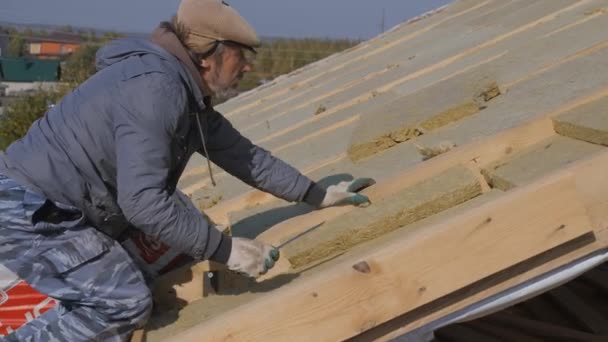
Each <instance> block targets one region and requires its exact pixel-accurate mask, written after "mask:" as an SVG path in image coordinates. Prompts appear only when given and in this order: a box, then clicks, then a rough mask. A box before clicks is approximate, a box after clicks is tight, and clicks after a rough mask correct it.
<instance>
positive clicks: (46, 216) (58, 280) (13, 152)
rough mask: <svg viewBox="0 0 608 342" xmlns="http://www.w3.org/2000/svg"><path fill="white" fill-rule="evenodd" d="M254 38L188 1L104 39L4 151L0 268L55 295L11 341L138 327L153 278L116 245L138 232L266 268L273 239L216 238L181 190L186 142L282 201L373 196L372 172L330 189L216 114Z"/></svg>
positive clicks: (223, 15)
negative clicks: (369, 191) (162, 19)
mask: <svg viewBox="0 0 608 342" xmlns="http://www.w3.org/2000/svg"><path fill="white" fill-rule="evenodd" d="M258 45H259V40H258V38H257V36H256V34H255V32H254V31H253V29H252V28H251V27H250V26H249V25H248V24H247V23H246V22H245V21H244V20H243V19H242V18H241V17H240V16H239V15H238V14H237V12H236V11H234V10H233V9H232V8H230V7H229V6H228V5H227V4H226V3H224V2H222V1H220V0H183V1H182V3H181V4H180V7H179V9H178V14H177V16H176V18H174V20H173V23H172V24H170V23H164V24H162V25H161V26H160V27H159V28H158V29H157V30H156V31H155V32H154V34H153V35H152V38H151V41H144V40H120V41H115V42H112V43H110V44H109V45H107V46H105V47H104V48H102V49H101V50H100V51H99V53H98V55H97V68H98V72H97V73H96V74H95V75H94V76H92V77H91V78H90V79H89V80H87V81H86V82H84V83H83V84H81V85H80V86H79V87H78V88H77V89H76V90H74V91H73V92H72V93H71V94H69V95H67V96H66V97H65V98H64V99H63V100H62V101H61V102H60V103H58V104H57V105H56V106H54V107H53V108H52V109H50V110H49V112H48V113H47V114H46V115H45V116H44V117H43V118H41V119H40V120H38V121H36V122H35V123H34V124H33V125H32V127H31V129H30V130H29V132H28V133H27V135H26V136H25V137H24V138H23V139H21V140H19V141H17V142H15V143H14V144H12V145H11V146H10V147H9V148H8V149H7V150H6V152H4V153H1V154H0V264H1V265H0V266H3V267H5V268H7V269H9V270H10V271H12V272H13V273H15V274H16V275H17V276H18V277H19V278H21V279H22V280H24V281H26V282H27V283H28V284H30V285H31V286H32V287H33V288H34V289H36V290H37V291H39V292H41V293H43V294H46V295H48V296H50V297H52V298H54V299H56V300H57V301H58V302H59V304H58V305H57V306H55V307H54V308H53V309H52V310H49V311H47V312H45V313H43V314H42V315H40V316H39V317H38V318H36V319H34V320H32V321H30V322H29V323H27V324H25V325H23V326H21V327H19V328H18V329H17V330H16V331H15V332H14V333H12V334H11V335H9V336H8V337H7V338H8V339H9V340H15V341H21V340H29V341H53V340H61V341H89V340H104V341H115V340H116V341H121V340H125V339H127V338H128V337H129V336H130V334H131V332H132V331H133V330H134V329H135V328H137V327H139V326H141V325H143V324H144V323H145V321H146V319H147V318H148V316H149V313H150V310H151V307H152V299H151V294H150V290H149V288H148V286H147V284H146V280H149V279H147V278H146V277H144V274H142V272H141V269H140V267H139V266H138V265H137V264H136V263H135V262H134V259H133V258H132V256H131V255H129V253H128V252H127V251H126V250H125V249H124V248H123V247H122V246H121V244H120V243H119V242H117V239H119V238H120V236H123V235H124V234H125V232H128V231H130V230H132V229H136V230H138V231H141V232H143V233H145V234H146V235H147V236H149V237H151V238H153V239H156V240H158V241H160V242H162V243H164V244H166V245H168V246H170V247H172V248H175V249H177V250H179V251H182V252H183V253H186V254H187V255H189V256H190V257H192V258H193V259H195V260H204V259H211V260H215V261H217V262H220V263H224V264H226V265H227V267H228V268H229V269H230V270H233V271H236V272H240V273H244V274H246V275H248V276H251V277H257V276H259V275H260V274H263V273H264V272H266V271H267V270H268V269H269V268H271V267H272V266H273V265H274V262H275V261H276V260H277V259H278V257H279V253H278V251H277V250H276V249H275V248H274V247H272V246H269V245H266V244H264V243H262V242H259V241H255V240H248V239H244V238H231V237H230V236H227V235H224V234H222V233H221V232H220V231H219V230H218V229H217V228H216V227H214V226H213V225H212V224H211V223H209V222H208V221H207V220H206V219H205V217H204V216H203V215H202V214H201V213H200V212H199V211H198V210H197V209H196V208H195V207H194V206H193V205H192V203H191V202H190V200H189V199H188V198H187V197H186V196H184V195H183V194H182V193H181V192H179V191H178V190H176V184H177V181H178V179H179V177H180V175H181V173H182V172H183V170H184V168H185V166H186V163H187V162H188V160H189V158H190V156H191V155H192V154H193V153H194V152H200V153H202V154H203V155H204V156H205V157H207V158H208V159H210V160H211V161H213V162H214V163H215V164H217V165H218V166H220V167H222V168H223V169H224V170H226V171H227V172H229V173H231V174H232V175H234V176H236V177H238V178H239V179H241V180H242V181H244V182H246V183H247V184H250V185H251V186H254V187H256V188H258V189H260V190H263V191H266V192H269V193H272V194H274V195H275V196H277V197H280V198H283V199H285V200H288V201H303V202H307V203H309V204H311V205H313V206H315V207H317V208H323V207H328V206H333V205H343V204H354V205H360V204H364V203H367V202H368V199H367V197H365V196H363V195H360V194H358V193H357V191H358V190H359V189H361V188H363V187H366V186H368V185H370V184H371V183H372V182H373V181H372V180H370V179H362V180H357V181H354V182H350V183H345V182H343V183H340V184H339V185H337V186H332V187H330V188H328V189H327V190H325V189H323V188H321V187H319V186H318V185H316V184H315V183H313V182H312V181H311V180H309V179H308V178H306V177H305V176H303V175H302V174H300V173H299V172H298V171H297V170H295V169H294V168H292V167H291V166H289V165H287V164H285V163H284V162H282V161H281V160H279V159H276V158H274V157H273V156H272V155H271V154H270V153H269V152H267V151H265V150H263V149H261V148H259V147H257V146H255V145H253V144H252V143H251V142H250V141H249V140H247V139H246V138H244V137H242V136H241V135H240V134H239V133H238V131H236V130H235V129H234V128H233V127H232V126H231V124H230V123H229V122H228V121H227V120H226V119H225V118H224V117H223V116H222V115H221V114H219V113H218V112H216V111H214V110H213V108H212V107H211V105H210V101H209V96H211V95H212V94H214V93H217V92H220V91H222V90H225V89H227V88H230V87H233V86H234V85H235V84H236V83H237V82H238V80H239V79H241V78H242V76H243V74H244V73H246V72H248V71H250V69H251V65H250V63H249V62H248V60H247V59H246V55H247V54H248V53H252V52H253V51H254V47H256V46H258ZM148 276H149V275H148Z"/></svg>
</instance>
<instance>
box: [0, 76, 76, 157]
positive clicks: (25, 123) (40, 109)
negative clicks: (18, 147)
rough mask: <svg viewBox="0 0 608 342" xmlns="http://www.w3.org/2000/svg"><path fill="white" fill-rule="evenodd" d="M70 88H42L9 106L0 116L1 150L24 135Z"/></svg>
mask: <svg viewBox="0 0 608 342" xmlns="http://www.w3.org/2000/svg"><path fill="white" fill-rule="evenodd" d="M68 90H69V89H67V88H66V87H55V88H53V89H42V88H40V89H38V91H36V92H34V93H32V94H30V95H26V96H23V97H20V98H18V99H17V100H15V101H13V102H12V103H11V104H10V105H9V106H7V107H6V108H5V109H4V113H2V116H0V150H4V149H5V148H7V147H8V145H10V144H11V143H12V142H13V141H15V140H17V139H20V138H21V137H22V136H24V135H25V133H26V132H27V130H28V129H29V128H30V126H31V125H32V123H33V122H34V121H36V120H37V119H39V118H40V117H42V116H43V115H44V113H46V111H47V110H48V107H49V105H51V104H54V103H56V102H57V101H58V100H59V99H61V98H62V97H63V96H64V95H65V93H66V92H67V91H68Z"/></svg>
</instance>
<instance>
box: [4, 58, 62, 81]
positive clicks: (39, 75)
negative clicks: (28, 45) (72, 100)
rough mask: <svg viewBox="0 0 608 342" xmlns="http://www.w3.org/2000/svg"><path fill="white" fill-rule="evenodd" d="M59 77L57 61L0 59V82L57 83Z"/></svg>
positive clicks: (58, 63)
mask: <svg viewBox="0 0 608 342" xmlns="http://www.w3.org/2000/svg"><path fill="white" fill-rule="evenodd" d="M60 77H61V67H60V62H59V61H58V60H43V59H36V58H7V57H1V58H0V80H2V82H30V83H31V82H57V81H59V78H60Z"/></svg>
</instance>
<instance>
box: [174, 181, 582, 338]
mask: <svg viewBox="0 0 608 342" xmlns="http://www.w3.org/2000/svg"><path fill="white" fill-rule="evenodd" d="M589 231H590V223H589V220H588V218H587V215H586V212H585V208H584V206H583V205H582V203H581V201H580V199H579V198H578V196H577V192H576V187H575V184H574V181H573V177H572V175H571V174H570V173H565V172H561V173H558V174H556V175H553V176H552V177H547V178H546V179H544V180H543V181H541V182H537V183H535V184H531V185H530V186H526V187H523V188H521V189H519V190H514V191H513V192H511V193H509V194H506V195H505V196H503V197H501V198H499V199H497V200H495V201H492V202H490V203H487V204H484V205H482V206H480V207H477V208H476V209H474V210H470V211H467V212H464V213H462V214H460V215H458V216H457V217H455V218H454V219H452V220H450V221H449V222H442V223H439V224H435V225H432V226H429V227H428V228H426V229H421V230H420V231H418V232H416V233H415V234H413V235H410V236H409V238H408V239H405V241H401V240H398V241H392V242H391V243H389V244H387V246H386V247H385V248H382V249H380V250H375V251H373V252H370V253H367V254H366V255H364V256H362V257H360V258H353V257H351V258H346V259H345V260H344V261H342V262H341V263H339V264H338V265H336V266H334V267H332V268H330V269H327V270H324V271H322V272H318V273H315V274H311V275H310V277H309V278H308V279H306V281H298V280H295V281H294V282H292V283H291V284H288V285H286V286H285V287H283V288H279V289H277V290H275V291H273V292H272V294H267V295H265V296H262V297H260V298H259V299H257V300H255V301H253V302H251V303H250V304H248V305H244V306H241V307H238V308H236V309H234V310H232V311H229V312H227V313H226V314H225V315H220V316H218V317H214V318H212V319H210V320H209V321H206V322H204V323H202V324H200V325H198V326H196V327H194V328H192V329H190V330H187V331H186V332H184V333H183V334H180V335H178V336H176V337H175V340H176V341H196V340H198V339H200V336H205V338H208V339H210V340H240V339H243V338H246V339H247V340H264V341H272V340H284V339H285V338H286V336H290V338H291V337H295V336H298V337H305V338H306V339H307V340H319V339H323V340H340V339H345V338H349V337H352V336H354V335H357V334H359V333H360V332H363V331H365V330H368V329H370V328H372V327H374V326H375V325H377V324H380V323H382V322H385V321H387V320H389V319H391V318H394V317H396V316H397V315H399V314H401V313H404V312H407V311H411V310H413V309H415V308H418V307H420V306H422V305H425V304H428V303H430V302H432V301H434V300H436V299H438V298H441V297H443V296H446V295H448V294H450V293H452V292H453V291H455V290H457V289H460V288H463V287H465V286H468V285H471V284H473V283H475V282H478V281H480V280H482V279H485V278H487V277H489V276H491V275H493V274H496V273H497V272H499V271H502V270H504V269H506V268H508V267H510V266H512V265H514V264H517V263H520V262H524V261H526V260H528V259H530V258H532V257H534V256H536V255H539V254H540V253H542V252H544V251H546V250H548V249H551V248H554V247H557V246H560V245H562V244H564V243H566V242H568V241H571V240H573V239H576V238H578V237H580V236H582V235H584V234H586V233H588V232H589ZM513 246H517V248H513ZM463 251H467V252H466V253H463ZM465 269H466V272H462V270H465ZM448 279H449V281H447V280H448ZM235 322H238V324H235Z"/></svg>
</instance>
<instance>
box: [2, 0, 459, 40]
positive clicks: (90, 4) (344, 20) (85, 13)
mask: <svg viewBox="0 0 608 342" xmlns="http://www.w3.org/2000/svg"><path fill="white" fill-rule="evenodd" d="M227 2H228V3H229V4H230V5H231V6H233V7H234V8H236V9H237V10H238V11H239V12H240V13H241V15H242V16H243V17H245V18H246V19H247V21H249V22H250V23H251V25H252V26H253V27H254V28H255V29H256V31H257V32H258V34H259V35H261V36H269V37H277V36H280V37H329V38H352V39H368V38H371V37H373V36H376V35H377V34H379V33H380V31H381V23H382V12H383V9H384V18H385V19H384V22H385V24H384V27H385V29H387V30H388V29H389V28H391V27H393V26H395V25H396V24H398V23H401V22H403V21H405V20H407V19H409V18H412V17H415V16H416V15H419V14H421V13H424V12H426V11H429V10H431V9H434V8H437V7H440V6H442V5H444V4H446V3H449V2H451V1H450V0H232V1H227ZM178 4H179V0H101V1H100V0H95V1H93V0H0V21H5V22H13V23H27V24H51V25H72V26H78V27H90V28H98V29H110V30H115V31H120V32H141V33H147V32H150V31H151V30H152V29H153V28H154V27H155V26H156V25H157V24H158V23H159V22H160V21H162V20H165V19H168V18H170V17H171V16H172V15H173V14H174V13H175V12H176V11H177V6H178Z"/></svg>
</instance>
